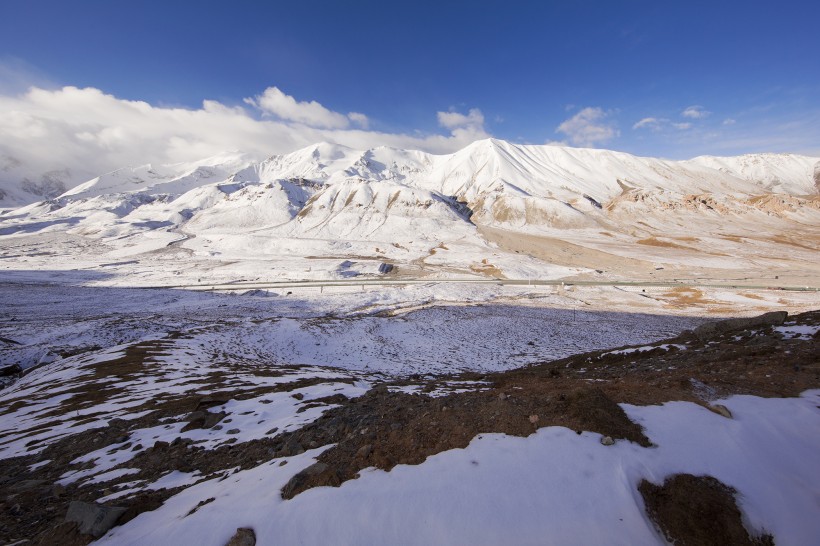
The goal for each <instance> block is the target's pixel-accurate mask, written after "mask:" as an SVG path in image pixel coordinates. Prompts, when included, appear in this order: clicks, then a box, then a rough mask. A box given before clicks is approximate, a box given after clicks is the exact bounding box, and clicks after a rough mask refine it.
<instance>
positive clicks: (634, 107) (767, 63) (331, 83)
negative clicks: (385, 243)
mask: <svg viewBox="0 0 820 546" xmlns="http://www.w3.org/2000/svg"><path fill="white" fill-rule="evenodd" d="M3 59H6V60H7V61H8V60H13V61H22V62H24V63H27V64H28V65H30V66H32V67H34V68H36V69H37V70H38V71H39V72H41V73H42V74H45V75H47V77H48V79H49V80H50V81H51V82H52V83H53V84H54V85H74V86H79V87H85V86H92V87H96V88H99V89H101V90H103V91H105V92H106V93H110V94H113V95H116V96H117V97H120V98H127V99H139V100H145V101H148V102H150V103H152V104H154V105H175V106H186V107H192V108H195V107H199V106H200V105H201V103H202V100H203V99H215V100H219V101H220V102H223V103H226V104H242V99H243V98H244V97H250V96H253V95H257V94H259V93H261V92H262V91H263V90H264V89H265V88H266V87H268V86H277V87H279V88H280V89H282V90H283V91H284V92H286V93H288V94H290V95H293V96H294V97H295V98H296V99H298V100H316V101H318V102H320V103H322V104H323V105H324V106H326V107H328V108H330V109H333V110H336V111H341V112H348V111H357V112H363V113H365V114H367V115H368V116H369V117H370V118H371V120H372V122H373V124H372V126H373V127H374V128H375V129H378V130H385V131H402V132H412V131H413V130H420V131H423V132H435V131H438V130H440V129H439V128H438V127H437V122H436V116H435V112H436V111H439V110H448V109H455V110H458V111H461V112H466V111H467V110H468V109H469V108H479V109H481V111H482V112H483V114H484V116H485V118H486V127H487V130H488V131H489V132H490V133H492V134H493V135H495V136H497V137H500V138H505V139H508V140H513V141H523V142H530V143H544V142H547V141H550V140H560V139H561V138H564V135H561V134H558V133H556V132H555V129H556V127H557V126H558V125H559V124H560V123H561V122H562V121H563V120H565V119H567V118H569V117H571V116H572V115H574V114H575V113H577V112H578V111H579V110H580V109H581V108H584V107H598V108H601V109H603V110H604V111H606V112H607V118H606V119H607V122H608V123H611V124H613V125H614V126H616V127H617V129H618V131H619V133H620V134H619V136H618V137H616V138H614V139H612V140H611V141H610V142H608V143H605V144H601V145H602V146H605V147H611V148H615V149H623V150H626V151H630V152H635V153H641V154H644V155H667V156H673V157H674V156H687V155H692V154H694V153H703V151H704V150H702V149H701V148H703V147H708V146H709V145H711V146H713V147H716V148H718V149H716V150H715V152H717V153H720V152H721V150H720V149H719V148H721V147H725V148H726V150H725V151H727V152H736V151H755V150H754V148H764V147H768V148H769V149H772V151H784V150H779V149H777V148H778V147H780V148H788V150H786V151H798V152H800V151H802V152H811V151H815V150H817V151H820V130H817V131H814V132H813V130H812V128H811V124H810V123H809V122H810V121H812V120H817V121H818V122H820V7H818V3H817V2H812V1H805V2H793V1H781V2H774V1H770V2H759V1H746V2H734V1H733V2H721V1H711V2H700V1H688V2H679V1H642V0H634V1H628V0H627V1H615V0H609V1H585V2H580V1H578V2H575V1H568V0H567V1H564V2H548V1H544V2H517V1H506V2H499V1H473V2H446V1H443V0H440V1H439V2H427V1H414V2H390V1H386V0H383V1H380V2H377V1H356V0H348V1H345V2H319V1H294V0H291V1H290V2H250V1H233V2H215V1H199V2H182V1H173V0H165V1H163V2H154V1H141V2H119V1H113V0H108V1H100V0H95V1H76V2H68V1H65V0H2V2H0V60H3ZM690 105H702V106H703V107H704V108H705V109H706V110H708V111H710V112H712V114H711V115H710V116H709V117H708V118H706V119H702V120H686V119H684V118H682V117H681V116H680V113H681V111H682V110H683V109H684V108H686V107H687V106H690ZM645 117H658V118H665V119H668V120H670V122H684V121H689V122H691V123H692V125H693V126H692V128H690V129H689V130H688V131H680V130H672V129H669V128H667V129H664V130H663V131H658V132H654V133H653V132H652V131H648V130H646V129H643V130H636V129H633V128H632V126H633V124H634V123H636V122H637V121H638V120H640V119H642V118H645ZM726 119H731V120H734V123H732V124H731V126H729V125H724V124H723V122H724V121H725V120H726ZM730 123H731V122H730ZM744 131H745V132H744ZM789 131H792V132H791V133H789ZM767 133H771V134H775V135H776V136H777V138H773V142H772V143H771V144H770V145H768V146H767V143H766V142H765V140H764V141H761V142H758V141H757V139H765V136H766V134H767ZM792 137H793V138H792ZM744 138H745V139H746V140H749V142H748V143H747V144H738V145H737V148H738V149H737V150H735V149H734V148H731V145H730V144H727V143H726V141H728V140H742V139H744ZM815 138H817V141H814V139H815ZM709 139H711V140H709ZM744 146H745V147H746V148H749V149H748V150H747V149H744ZM730 148H731V149H730Z"/></svg>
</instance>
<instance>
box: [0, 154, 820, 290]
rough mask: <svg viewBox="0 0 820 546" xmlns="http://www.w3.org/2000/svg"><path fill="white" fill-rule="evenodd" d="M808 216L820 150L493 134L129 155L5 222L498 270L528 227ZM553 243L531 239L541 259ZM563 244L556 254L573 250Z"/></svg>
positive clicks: (118, 241)
mask: <svg viewBox="0 0 820 546" xmlns="http://www.w3.org/2000/svg"><path fill="white" fill-rule="evenodd" d="M800 225H802V226H806V225H808V226H820V159H818V158H810V157H805V156H798V155H791V154H755V155H746V156H740V157H732V158H717V157H699V158H695V159H692V160H689V161H667V160H662V159H654V158H643V157H636V156H632V155H630V154H626V153H621V152H613V151H608V150H597V149H582V148H569V147H558V146H528V145H526V146H525V145H516V144H511V143H509V142H504V141H500V140H495V139H487V140H482V141H477V142H474V143H472V144H470V145H469V146H467V147H465V148H464V149H462V150H460V151H458V152H456V153H454V154H450V155H433V154H427V153H423V152H419V151H408V150H397V149H392V148H386V147H379V148H375V149H371V150H365V151H362V150H354V149H350V148H347V147H344V146H340V145H336V144H329V143H321V144H316V145H312V146H309V147H307V148H304V149H301V150H298V151H296V152H293V153H290V154H286V155H281V156H273V157H270V158H268V159H266V160H264V161H261V162H254V161H252V160H251V158H249V157H248V156H246V155H244V154H241V153H239V152H233V153H226V154H221V155H218V156H214V157H210V158H207V159H203V160H201V161H197V162H192V163H185V164H176V165H162V166H157V165H143V166H139V167H133V168H123V169H120V170H117V171H114V172H111V173H107V174H104V175H101V176H99V177H96V178H94V179H92V180H89V181H88V182H86V183H83V184H80V185H79V186H76V187H74V188H72V189H70V190H68V191H66V192H64V193H62V194H61V195H59V196H58V197H56V198H53V199H49V200H46V201H40V202H37V203H34V204H31V205H28V206H25V207H21V208H18V209H15V210H8V211H6V212H5V213H4V214H3V215H2V216H0V236H5V237H15V236H20V235H30V234H33V233H62V234H65V235H67V236H78V237H83V238H86V239H91V240H96V241H99V242H101V243H102V244H104V245H106V248H109V249H113V250H111V256H125V255H129V256H136V255H140V254H144V253H146V252H156V251H158V250H161V249H163V248H166V247H167V246H168V245H172V246H175V247H177V248H183V249H186V251H188V252H190V253H193V255H194V256H202V257H218V258H220V259H230V260H243V259H257V258H260V257H265V256H268V257H270V256H282V255H283V253H284V255H285V256H289V257H300V256H301V257H305V256H311V257H317V256H325V257H327V256H358V257H359V258H363V259H365V258H366V259H371V260H385V261H392V262H402V263H405V262H406V263H414V264H416V265H418V266H422V267H423V266H425V265H430V264H435V263H443V261H446V259H444V258H442V255H443V254H444V253H445V250H444V249H446V250H450V251H451V252H450V253H449V254H448V256H449V258H447V259H449V260H450V263H451V265H452V264H453V263H456V264H458V267H457V268H456V269H458V268H460V270H471V271H473V272H475V271H485V270H492V271H493V272H494V273H495V274H498V271H499V269H498V267H496V265H494V264H493V263H491V261H490V260H488V259H487V258H486V257H485V258H483V259H480V260H479V259H476V258H478V256H480V255H481V256H489V255H493V254H494V255H498V254H499V253H504V252H513V248H512V247H513V246H515V245H516V244H518V242H519V240H520V237H519V239H517V240H515V241H513V242H512V243H511V242H510V241H506V242H504V241H502V239H503V238H504V237H506V236H505V235H504V234H510V233H511V234H520V236H522V237H523V236H525V235H526V236H528V237H532V236H534V237H542V238H543V237H550V238H560V239H562V240H568V239H570V240H572V241H573V243H576V244H583V245H585V246H586V247H592V248H596V249H598V250H605V251H607V252H609V251H612V247H613V245H614V246H616V247H618V248H619V249H620V250H618V253H619V254H621V255H622V256H632V257H634V256H637V254H636V253H635V252H631V251H630V250H629V248H630V247H632V248H635V245H634V243H636V242H639V243H642V244H643V245H644V247H643V248H641V250H642V252H643V253H644V254H646V253H647V250H648V249H647V248H646V246H655V247H663V246H665V247H667V248H673V247H678V248H682V247H684V246H685V245H682V244H680V243H675V242H673V241H666V242H664V241H658V240H657V238H658V237H673V238H674V237H678V238H679V239H680V238H685V237H690V238H691V237H695V236H699V237H710V236H713V235H715V234H716V233H724V232H725V234H729V235H732V236H738V235H740V236H747V235H748V236H751V235H752V234H754V233H755V232H765V233H768V234H770V235H772V236H773V237H776V236H779V237H784V236H786V235H785V234H786V233H787V232H791V231H793V229H795V228H796V227H797V226H800ZM488 230H490V231H488ZM492 230H496V231H492ZM498 230H501V231H498ZM488 234H490V235H488ZM499 234H501V235H499ZM296 241H298V243H296ZM646 241H650V242H649V243H647V242H646ZM541 243H543V240H541ZM541 243H538V244H541ZM721 244H722V243H721ZM451 246H452V247H453V248H451ZM536 246H537V245H536ZM638 248H640V247H638ZM812 248H813V247H812ZM542 250H543V249H541V250H539V249H538V248H536V249H535V250H533V251H527V252H524V254H527V255H528V256H529V257H530V258H531V259H533V260H534V259H536V258H537V259H538V260H542V261H543V260H545V258H544V255H543V252H542ZM650 250H651V249H650ZM459 251H460V252H461V253H462V254H461V255H460V257H457V255H459ZM564 251H566V249H564ZM539 252H540V254H539ZM655 252H656V253H657V252H662V251H660V250H657V249H655ZM464 253H466V254H464ZM515 253H518V254H520V253H521V250H520V249H518V250H515ZM718 253H725V252H724V251H718ZM650 254H651V253H650ZM559 257H560V256H559ZM559 257H556V259H555V260H553V263H563V264H564V265H569V263H570V261H568V260H564V261H563V262H562V261H561V260H560V259H558V258H559ZM652 259H653V260H655V261H658V257H657V256H652ZM502 261H503V260H502ZM547 261H549V260H547ZM524 262H526V260H523V261H522V262H521V263H522V264H523V263H524ZM518 265H521V264H518ZM523 267H524V268H525V269H526V267H529V266H527V265H526V264H524V265H523ZM587 267H589V264H587ZM501 269H504V270H506V272H507V273H506V274H512V271H513V270H515V266H512V265H509V264H508V265H507V266H506V267H505V268H501ZM519 272H520V271H519Z"/></svg>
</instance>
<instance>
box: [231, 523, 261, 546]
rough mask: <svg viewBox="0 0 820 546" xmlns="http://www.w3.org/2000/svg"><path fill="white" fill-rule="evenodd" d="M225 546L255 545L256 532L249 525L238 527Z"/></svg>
mask: <svg viewBox="0 0 820 546" xmlns="http://www.w3.org/2000/svg"><path fill="white" fill-rule="evenodd" d="M225 546H256V533H254V532H253V529H251V528H249V527H240V528H239V529H237V530H236V533H234V535H233V536H232V537H231V539H230V540H229V541H228V542H227V543H226V544H225Z"/></svg>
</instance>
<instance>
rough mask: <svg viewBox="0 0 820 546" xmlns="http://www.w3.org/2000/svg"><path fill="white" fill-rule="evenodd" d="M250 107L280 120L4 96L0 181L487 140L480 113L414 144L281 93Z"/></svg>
mask: <svg viewBox="0 0 820 546" xmlns="http://www.w3.org/2000/svg"><path fill="white" fill-rule="evenodd" d="M271 90H274V91H271ZM246 103H247V104H250V105H253V107H254V108H261V109H266V111H267V112H269V113H271V114H275V116H276V118H278V119H274V118H273V117H272V116H264V115H263V116H262V119H259V117H258V116H257V115H256V114H257V112H256V111H255V110H253V109H248V108H246V107H243V106H229V105H225V104H222V103H220V102H217V101H210V100H207V101H203V103H202V107H200V108H196V109H186V108H171V107H161V106H153V105H151V104H148V103H146V102H142V101H131V100H123V99H119V98H117V97H115V96H113V95H109V94H106V93H103V92H102V91H100V90H99V89H94V88H85V89H80V88H77V87H64V88H62V89H53V90H48V89H42V88H38V87H33V88H31V89H29V90H28V91H26V92H24V93H22V94H2V93H0V158H8V159H9V161H12V162H13V163H14V165H15V167H14V168H13V169H11V168H10V169H7V170H5V171H0V183H12V184H15V185H17V184H19V182H20V181H21V180H22V178H23V177H28V178H31V179H39V178H40V177H41V176H42V174H43V173H46V172H48V171H54V170H63V169H68V170H69V171H70V172H71V180H70V181H69V183H70V184H76V183H79V182H83V181H85V180H88V179H90V178H92V177H94V176H97V175H99V174H101V173H105V172H109V171H112V170H114V169H117V168H120V167H124V166H127V165H140V164H145V163H160V164H161V163H174V162H182V161H192V160H197V159H202V158H204V157H208V156H210V155H214V154H217V153H220V152H224V151H226V150H242V151H245V152H247V153H249V154H251V155H253V156H256V157H258V158H260V159H262V158H264V157H267V156H269V155H271V154H283V153H288V152H291V151H294V150H296V149H299V148H302V147H305V146H308V145H310V144H314V143H316V142H321V141H327V142H335V143H338V144H343V145H346V146H350V147H352V148H356V149H367V148H372V147H375V146H381V145H385V146H393V147H397V148H409V149H419V150H424V151H428V152H433V153H450V152H453V151H456V150H459V149H461V148H463V147H464V146H466V145H467V144H469V143H470V142H472V141H474V140H477V139H481V138H486V137H487V136H489V135H488V134H487V133H486V131H485V130H484V127H483V116H482V115H481V112H480V111H479V110H471V111H470V113H468V114H467V115H463V114H458V113H456V112H449V113H446V114H447V115H445V117H444V120H445V121H446V123H444V124H443V126H444V127H445V128H447V129H448V131H447V133H446V134H427V135H425V134H418V135H408V134H402V133H385V132H378V131H371V130H367V127H368V125H369V119H368V118H367V116H366V115H364V114H360V113H357V112H351V113H350V114H347V115H343V114H339V113H338V112H333V111H331V110H329V109H327V108H325V107H324V106H322V105H321V104H319V103H317V102H300V101H297V100H296V99H294V98H293V97H289V96H288V95H285V94H284V93H282V92H281V91H280V90H278V89H277V88H268V89H267V90H266V91H265V93H263V94H262V95H260V96H258V97H256V98H254V99H248V100H246ZM457 116H461V118H463V119H462V122H457ZM342 118H343V119H342ZM441 120H442V118H441V116H439V121H440V122H441ZM353 124H355V125H353ZM357 126H358V127H357Z"/></svg>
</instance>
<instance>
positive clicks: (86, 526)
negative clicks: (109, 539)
mask: <svg viewBox="0 0 820 546" xmlns="http://www.w3.org/2000/svg"><path fill="white" fill-rule="evenodd" d="M125 511H126V509H125V508H120V507H116V506H105V505H103V504H92V503H88V502H82V501H71V504H69V505H68V513H67V514H66V516H65V520H66V522H72V523H76V524H77V526H78V528H79V530H80V532H81V533H82V534H84V535H91V536H93V537H95V538H99V537H101V536H103V535H104V534H105V533H106V532H108V530H109V529H111V528H112V527H114V525H116V524H117V520H118V519H119V518H120V516H121V515H123V514H124V513H125Z"/></svg>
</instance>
